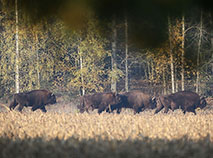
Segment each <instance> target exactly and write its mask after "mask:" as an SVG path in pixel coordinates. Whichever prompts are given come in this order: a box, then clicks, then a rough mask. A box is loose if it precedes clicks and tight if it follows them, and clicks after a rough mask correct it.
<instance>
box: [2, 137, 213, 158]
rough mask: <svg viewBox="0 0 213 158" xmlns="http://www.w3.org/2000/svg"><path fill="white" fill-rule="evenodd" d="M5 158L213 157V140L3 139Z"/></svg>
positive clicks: (3, 154)
mask: <svg viewBox="0 0 213 158" xmlns="http://www.w3.org/2000/svg"><path fill="white" fill-rule="evenodd" d="M0 157H1V158H17V157H21V158H34V157H35V158H36V157H39V158H52V157H61V158H81V157H82V158H83V157H91V158H106V157H107V158H109V157H112V158H140V157H141V158H142V157H147V158H149V157H150V158H159V157H162V158H169V157H172V158H187V157H190V158H192V157H193V158H211V157H213V142H212V141H210V138H209V137H208V136H207V137H206V138H204V139H202V140H198V141H193V140H189V139H188V138H187V137H183V138H181V139H176V140H171V141H169V140H162V139H150V138H143V139H142V140H126V141H120V140H103V139H101V138H97V139H89V140H79V139H76V138H69V139H67V140H61V139H57V138H56V139H52V140H44V139H42V138H26V139H9V138H6V137H2V138H0Z"/></svg>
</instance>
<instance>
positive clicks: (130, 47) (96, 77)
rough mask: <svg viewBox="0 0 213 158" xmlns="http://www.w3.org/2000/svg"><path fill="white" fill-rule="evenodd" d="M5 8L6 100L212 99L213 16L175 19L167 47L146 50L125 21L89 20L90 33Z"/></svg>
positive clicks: (0, 80)
mask: <svg viewBox="0 0 213 158" xmlns="http://www.w3.org/2000/svg"><path fill="white" fill-rule="evenodd" d="M16 1H17V0H16ZM17 4H18V3H17ZM0 6H1V8H0V21H1V22H0V40H1V43H0V44H1V46H0V63H1V65H0V86H1V88H0V97H4V96H6V95H8V94H12V93H15V92H22V91H28V90H32V89H42V88H46V89H50V90H52V91H53V92H57V93H62V94H68V95H84V94H86V93H92V92H101V91H114V92H115V91H118V92H120V91H129V90H131V89H141V90H143V91H144V92H147V93H151V94H155V95H158V94H169V93H173V92H177V91H180V90H192V91H196V92H197V93H199V94H206V95H212V90H211V89H212V88H211V87H212V81H213V78H212V74H213V61H212V59H213V55H212V54H213V53H212V51H213V20H212V16H213V15H212V13H211V12H207V11H203V10H202V9H199V8H193V9H192V10H190V11H188V12H183V14H182V16H178V17H177V16H173V15H168V16H167V19H166V20H167V27H166V28H165V29H166V30H165V32H167V34H166V36H167V38H166V39H167V40H165V41H163V42H162V43H160V44H158V45H157V46H156V47H143V46H141V45H138V44H137V43H135V42H132V41H131V38H130V37H129V36H130V35H129V31H131V30H132V29H133V28H131V25H129V21H131V19H130V18H129V17H128V16H125V14H124V15H122V16H119V17H118V16H112V17H111V19H110V21H111V22H110V23H107V25H101V24H100V23H99V21H98V18H97V16H96V15H95V14H93V13H91V14H87V15H86V16H87V18H86V20H85V21H84V23H85V28H83V29H73V28H72V27H69V25H67V24H66V23H65V22H64V21H63V19H61V18H59V17H57V16H54V15H53V16H51V17H49V18H48V19H47V20H44V21H41V22H40V23H36V24H34V25H32V24H31V23H30V22H29V21H27V20H26V19H25V15H24V14H21V12H22V10H21V9H19V7H18V5H15V6H16V7H15V8H14V9H11V10H7V9H5V8H4V5H2V4H1V5H0ZM19 13H20V14H19ZM141 20H143V19H141ZM145 20H146V19H145ZM138 27H140V26H138ZM150 27H152V26H150ZM150 33H151V32H150ZM150 36H151V35H150ZM144 38H147V40H148V38H149V37H148V36H147V37H144Z"/></svg>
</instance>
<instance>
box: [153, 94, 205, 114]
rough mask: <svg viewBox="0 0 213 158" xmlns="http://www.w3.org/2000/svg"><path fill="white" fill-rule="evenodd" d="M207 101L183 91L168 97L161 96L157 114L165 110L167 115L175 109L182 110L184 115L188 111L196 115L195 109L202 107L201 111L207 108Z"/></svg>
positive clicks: (158, 101) (158, 100)
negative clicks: (170, 110)
mask: <svg viewBox="0 0 213 158" xmlns="http://www.w3.org/2000/svg"><path fill="white" fill-rule="evenodd" d="M206 104H207V103H206V100H205V98H204V97H202V98H200V96H199V95H198V94H197V93H195V92H190V91H181V92H177V93H173V94H170V95H166V96H160V97H158V99H157V109H156V111H155V113H158V112H159V111H161V110H162V109H163V108H165V110H164V112H165V113H167V112H168V110H169V109H172V111H174V110H175V109H179V108H181V109H182V110H183V113H184V114H185V113H186V111H188V112H193V113H194V114H196V112H195V109H196V108H198V107H200V108H201V109H202V108H204V107H205V106H206Z"/></svg>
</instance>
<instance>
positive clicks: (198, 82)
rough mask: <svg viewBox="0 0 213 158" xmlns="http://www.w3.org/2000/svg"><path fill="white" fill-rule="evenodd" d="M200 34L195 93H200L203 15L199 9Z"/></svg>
mask: <svg viewBox="0 0 213 158" xmlns="http://www.w3.org/2000/svg"><path fill="white" fill-rule="evenodd" d="M199 29H200V34H199V40H198V51H197V73H196V74H197V79H196V93H198V94H200V69H199V65H200V49H201V42H202V35H203V34H202V29H203V15H202V10H201V15H200V28H199Z"/></svg>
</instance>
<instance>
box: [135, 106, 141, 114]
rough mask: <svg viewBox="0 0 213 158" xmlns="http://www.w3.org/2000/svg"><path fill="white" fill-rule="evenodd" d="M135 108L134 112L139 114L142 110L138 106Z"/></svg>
mask: <svg viewBox="0 0 213 158" xmlns="http://www.w3.org/2000/svg"><path fill="white" fill-rule="evenodd" d="M133 109H134V114H137V113H139V112H140V111H141V109H140V108H139V107H136V106H135V107H134V108H133Z"/></svg>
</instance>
